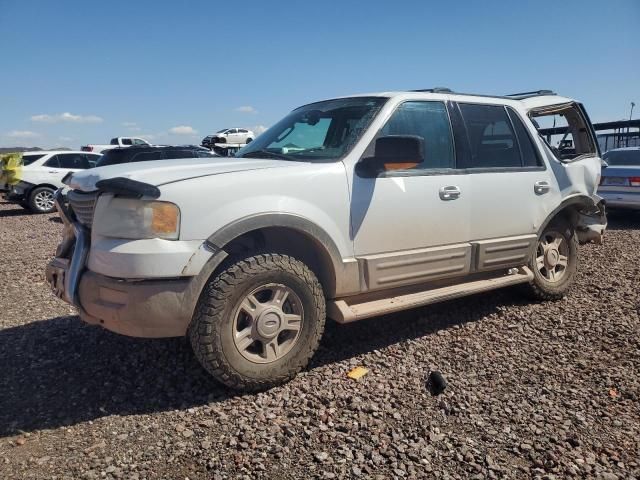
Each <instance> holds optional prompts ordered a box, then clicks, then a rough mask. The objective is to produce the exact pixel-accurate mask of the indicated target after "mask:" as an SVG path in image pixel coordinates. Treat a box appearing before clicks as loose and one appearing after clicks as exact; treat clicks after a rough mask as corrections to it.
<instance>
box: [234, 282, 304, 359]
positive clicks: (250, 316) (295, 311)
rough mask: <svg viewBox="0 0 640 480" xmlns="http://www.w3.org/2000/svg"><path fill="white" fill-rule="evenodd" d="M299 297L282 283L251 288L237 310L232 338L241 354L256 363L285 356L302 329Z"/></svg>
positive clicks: (301, 310)
mask: <svg viewBox="0 0 640 480" xmlns="http://www.w3.org/2000/svg"><path fill="white" fill-rule="evenodd" d="M303 322H304V312H303V307H302V301H301V300H300V297H298V295H297V294H296V293H295V292H294V291H293V290H292V289H291V288H289V287H287V286H286V285H282V284H267V285H263V286H260V287H258V288H256V289H254V290H252V291H251V292H250V293H249V294H248V295H245V297H244V298H243V299H242V301H241V302H240V304H239V305H238V307H237V308H236V309H235V312H234V321H233V341H234V344H235V346H236V348H237V349H238V352H239V353H240V355H242V356H243V357H244V358H246V359H247V360H249V361H251V362H254V363H272V362H275V361H276V360H279V359H280V358H282V357H284V356H285V355H286V354H287V353H289V352H290V351H291V349H292V348H293V346H294V345H295V344H296V342H297V340H298V338H299V337H300V332H301V331H302V324H303Z"/></svg>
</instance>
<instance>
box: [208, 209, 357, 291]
mask: <svg viewBox="0 0 640 480" xmlns="http://www.w3.org/2000/svg"><path fill="white" fill-rule="evenodd" d="M269 227H281V228H290V229H292V230H296V231H298V232H300V233H302V234H304V235H305V236H306V237H308V238H309V239H310V240H311V241H313V242H314V243H316V245H317V246H318V247H319V248H320V249H321V250H322V251H323V252H324V253H325V254H326V256H327V257H328V259H329V260H330V262H331V268H332V270H333V272H331V274H332V275H331V276H332V277H334V279H335V280H334V285H331V286H329V285H327V286H325V287H327V288H328V289H329V290H330V292H328V293H329V294H330V295H331V294H333V293H335V291H336V290H337V291H340V290H342V288H343V287H342V285H343V278H344V277H343V276H344V275H345V274H348V273H351V272H345V269H346V268H347V267H346V265H347V264H345V262H344V261H343V258H342V255H341V254H340V251H339V250H338V247H337V246H336V244H335V242H334V241H333V239H332V238H331V236H330V235H329V234H328V233H327V232H326V231H325V230H324V229H323V228H322V227H319V226H318V225H317V224H316V223H314V222H313V221H312V220H309V219H308V218H306V217H303V216H301V215H297V214H293V213H283V212H264V213H258V214H255V215H249V216H247V217H243V218H240V219H238V220H235V221H233V222H231V223H229V224H227V225H225V226H224V227H222V228H220V229H219V230H218V231H216V232H215V233H213V234H211V235H210V236H209V237H208V238H207V240H206V243H207V244H209V245H210V246H211V247H213V248H214V249H216V250H224V246H225V245H227V244H228V243H229V242H231V241H232V240H234V239H236V238H238V237H240V236H241V235H243V234H245V233H249V232H252V231H254V230H260V229H262V228H269ZM354 266H356V268H357V264H356V263H355V262H354Z"/></svg>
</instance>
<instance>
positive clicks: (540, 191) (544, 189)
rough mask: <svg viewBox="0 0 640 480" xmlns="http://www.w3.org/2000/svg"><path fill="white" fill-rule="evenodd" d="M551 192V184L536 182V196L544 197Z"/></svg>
mask: <svg viewBox="0 0 640 480" xmlns="http://www.w3.org/2000/svg"><path fill="white" fill-rule="evenodd" d="M549 190H551V186H550V185H549V182H544V181H543V182H536V183H534V184H533V191H534V192H535V194H536V195H544V194H545V193H548V192H549Z"/></svg>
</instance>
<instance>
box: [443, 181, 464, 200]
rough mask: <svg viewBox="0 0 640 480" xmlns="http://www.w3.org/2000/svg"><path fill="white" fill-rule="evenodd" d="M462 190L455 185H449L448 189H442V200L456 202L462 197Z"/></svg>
mask: <svg viewBox="0 0 640 480" xmlns="http://www.w3.org/2000/svg"><path fill="white" fill-rule="evenodd" d="M460 193H461V192H460V188H458V187H456V186H455V185H448V186H446V187H441V188H440V191H439V194H440V200H455V199H456V198H458V197H460Z"/></svg>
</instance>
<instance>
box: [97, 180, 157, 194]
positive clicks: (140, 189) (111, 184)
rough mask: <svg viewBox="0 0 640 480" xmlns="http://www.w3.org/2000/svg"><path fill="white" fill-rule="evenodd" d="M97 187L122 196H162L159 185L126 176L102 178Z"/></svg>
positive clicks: (102, 190)
mask: <svg viewBox="0 0 640 480" xmlns="http://www.w3.org/2000/svg"><path fill="white" fill-rule="evenodd" d="M96 188H97V189H98V190H100V191H101V192H106V193H113V194H115V195H120V196H122V197H134V198H141V197H151V198H159V197H160V189H159V188H158V187H156V186H154V185H150V184H148V183H144V182H139V181H137V180H131V179H130V178H124V177H115V178H108V179H106V180H100V181H98V182H96Z"/></svg>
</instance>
